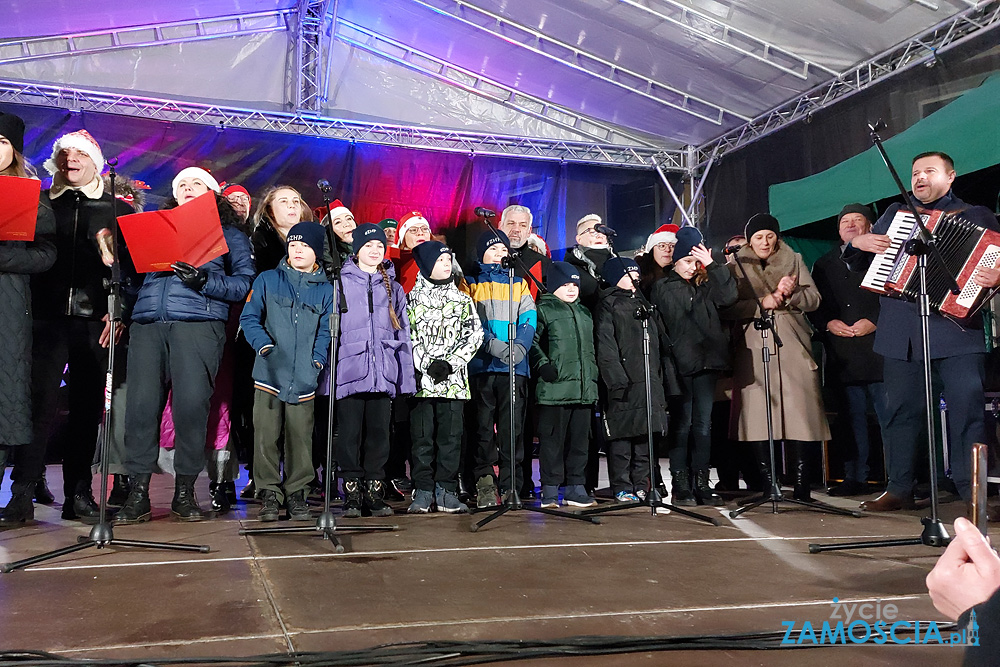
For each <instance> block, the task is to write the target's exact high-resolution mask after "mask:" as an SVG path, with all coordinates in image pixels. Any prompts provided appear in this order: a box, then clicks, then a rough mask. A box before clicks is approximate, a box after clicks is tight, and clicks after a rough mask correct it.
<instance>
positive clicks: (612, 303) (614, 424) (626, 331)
mask: <svg viewBox="0 0 1000 667" xmlns="http://www.w3.org/2000/svg"><path fill="white" fill-rule="evenodd" d="M637 305H638V299H636V297H635V295H634V294H633V293H632V292H630V291H627V290H623V289H620V288H618V287H610V288H606V289H604V290H603V291H601V298H600V301H599V302H598V304H597V310H596V311H595V313H594V327H595V330H596V346H597V367H598V368H599V369H600V376H601V382H602V384H603V385H604V387H605V388H606V389H607V393H606V396H607V400H606V401H605V404H604V406H603V407H604V409H603V411H602V412H603V414H604V427H605V435H607V437H608V438H610V439H612V440H620V439H624V438H633V437H638V436H645V435H646V433H647V432H648V429H647V425H646V375H645V364H644V361H643V352H642V348H643V346H642V340H643V336H642V322H641V321H640V320H637V319H636V318H635V312H636V306H637ZM659 339H660V331H659V325H658V323H657V321H656V318H652V319H650V320H649V361H650V368H649V372H650V380H651V381H650V385H649V386H650V393H651V395H652V408H653V409H652V416H653V432H654V433H664V432H665V431H666V427H667V423H666V422H667V413H666V401H665V400H664V398H663V381H662V371H661V369H660V341H659Z"/></svg>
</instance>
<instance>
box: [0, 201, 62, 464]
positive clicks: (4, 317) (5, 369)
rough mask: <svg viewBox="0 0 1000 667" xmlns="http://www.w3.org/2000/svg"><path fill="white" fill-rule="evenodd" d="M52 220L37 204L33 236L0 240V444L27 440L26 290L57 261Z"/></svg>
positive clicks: (49, 212)
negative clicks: (36, 277)
mask: <svg viewBox="0 0 1000 667" xmlns="http://www.w3.org/2000/svg"><path fill="white" fill-rule="evenodd" d="M55 231H56V221H55V217H54V216H53V214H52V209H51V208H50V207H49V202H48V199H47V198H43V200H42V201H40V202H39V205H38V216H37V218H36V220H35V239H34V240H33V241H0V446H2V445H7V446H10V447H14V446H18V445H26V444H28V443H30V442H31V437H32V430H31V338H32V334H31V323H32V322H31V290H30V289H29V276H30V275H31V274H37V273H40V272H42V271H46V270H48V269H49V268H50V267H51V266H52V264H53V263H54V262H55V260H56V245H55Z"/></svg>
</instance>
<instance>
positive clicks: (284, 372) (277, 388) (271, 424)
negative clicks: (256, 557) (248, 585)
mask: <svg viewBox="0 0 1000 667" xmlns="http://www.w3.org/2000/svg"><path fill="white" fill-rule="evenodd" d="M324 234H325V232H324V230H323V228H322V227H321V226H320V225H318V224H316V223H315V222H300V223H298V224H296V225H294V226H293V227H292V228H291V229H289V230H288V234H287V236H286V245H287V248H288V255H287V256H286V258H285V259H283V260H281V263H280V264H278V267H277V268H275V269H271V270H269V271H264V272H263V273H261V274H260V275H259V276H257V279H256V280H254V282H253V287H252V288H251V290H250V296H249V298H248V299H247V303H246V306H245V307H244V308H243V314H242V315H241V316H240V326H241V327H242V328H243V332H244V334H245V335H246V338H247V342H248V343H250V345H251V347H253V349H254V350H256V352H257V360H256V361H255V362H254V367H253V379H254V388H255V390H256V391H255V396H254V405H253V425H254V457H253V479H254V482H255V483H256V485H257V493H258V494H259V496H260V498H261V503H262V504H261V508H260V513H259V514H258V517H257V518H258V519H260V520H261V521H277V520H278V512H279V511H280V508H281V506H282V505H283V504H284V505H285V506H286V507H287V510H288V518H289V519H291V520H292V521H308V520H309V519H310V518H311V517H310V513H309V505H308V504H307V503H306V487H307V486H308V485H309V482H310V481H312V478H313V475H314V474H315V470H314V469H313V467H312V432H313V405H314V401H313V399H314V398H315V397H316V384H317V382H318V379H319V372H320V371H321V370H322V369H323V367H324V366H325V365H326V363H327V357H328V355H329V349H330V327H329V319H330V314H331V313H332V312H333V286H332V285H331V284H330V282H329V281H328V280H327V279H326V273H324V272H323V269H322V268H321V267H320V266H319V263H318V261H317V257H318V256H322V253H323V237H324ZM282 432H283V433H284V435H285V438H284V461H285V468H284V472H285V481H284V484H282V482H281V473H280V472H279V471H278V462H279V460H280V459H281V458H282V451H281V448H280V447H279V444H278V443H279V441H280V438H281V434H282Z"/></svg>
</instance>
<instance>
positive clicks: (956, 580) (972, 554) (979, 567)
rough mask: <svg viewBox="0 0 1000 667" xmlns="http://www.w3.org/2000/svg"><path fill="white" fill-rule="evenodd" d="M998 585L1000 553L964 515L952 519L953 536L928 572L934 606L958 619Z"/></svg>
mask: <svg viewBox="0 0 1000 667" xmlns="http://www.w3.org/2000/svg"><path fill="white" fill-rule="evenodd" d="M997 588H1000V556H997V554H996V552H995V551H993V549H991V548H990V543H989V542H987V541H986V538H985V537H983V536H982V534H981V533H980V532H979V531H978V530H976V527H975V526H974V525H972V523H971V522H970V521H969V520H968V519H965V518H962V517H959V518H958V519H955V537H954V539H952V541H951V544H949V545H948V548H947V549H945V552H944V553H943V554H941V558H939V559H938V562H937V565H935V566H934V569H933V570H931V572H930V574H928V575H927V592H928V593H930V596H931V600H932V601H933V602H934V607H935V608H937V610H938V611H939V612H941V613H942V614H944V615H945V616H947V617H948V618H950V619H952V620H957V619H958V617H959V616H961V615H962V613H963V612H965V611H966V610H967V609H969V608H970V607H974V606H975V605H977V604H980V603H982V602H985V601H986V600H987V599H988V598H989V597H990V596H991V595H993V593H994V592H995V591H996V590H997Z"/></svg>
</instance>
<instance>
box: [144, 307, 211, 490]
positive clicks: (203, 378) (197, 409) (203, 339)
mask: <svg viewBox="0 0 1000 667" xmlns="http://www.w3.org/2000/svg"><path fill="white" fill-rule="evenodd" d="M130 334H131V338H130V339H129V350H128V368H129V383H128V392H127V395H126V401H125V402H126V408H125V469H126V470H128V472H129V474H130V475H141V474H149V473H152V472H155V471H156V469H157V466H156V460H157V457H158V455H159V452H160V419H161V418H162V415H163V406H164V405H165V404H166V400H167V385H168V384H169V385H170V386H171V387H172V388H173V399H172V403H171V408H172V410H173V417H174V433H175V439H174V442H175V444H174V470H175V471H176V472H177V474H178V475H198V474H199V473H201V471H202V470H204V468H205V436H206V431H207V426H208V412H209V404H210V402H211V400H212V394H213V392H214V391H215V374H216V373H217V372H218V370H219V361H220V360H221V359H222V347H223V345H224V344H225V342H226V323H225V322H219V321H216V322H152V323H150V324H133V325H132V327H131V332H130Z"/></svg>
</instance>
